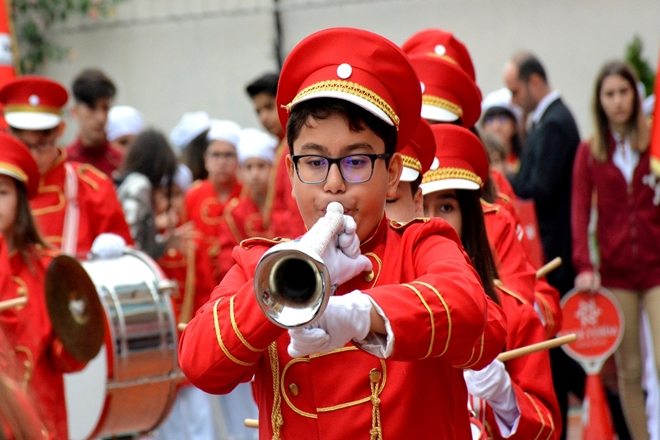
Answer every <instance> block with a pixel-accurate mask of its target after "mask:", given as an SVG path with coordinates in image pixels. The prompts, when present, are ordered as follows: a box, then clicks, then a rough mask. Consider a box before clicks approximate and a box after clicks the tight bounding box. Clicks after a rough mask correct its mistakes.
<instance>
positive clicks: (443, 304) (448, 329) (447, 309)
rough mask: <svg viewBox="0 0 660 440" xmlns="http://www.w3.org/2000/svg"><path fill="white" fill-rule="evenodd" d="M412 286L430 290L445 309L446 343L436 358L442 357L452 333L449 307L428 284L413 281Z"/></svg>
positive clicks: (447, 347) (436, 290)
mask: <svg viewBox="0 0 660 440" xmlns="http://www.w3.org/2000/svg"><path fill="white" fill-rule="evenodd" d="M412 283H413V284H420V285H422V286H425V287H426V288H428V289H430V290H431V291H433V293H435V295H436V296H437V297H438V299H439V300H440V302H441V303H442V306H443V307H444V308H445V313H446V314H447V342H445V347H444V348H443V349H442V352H441V353H440V354H438V356H442V355H443V354H445V353H446V352H447V350H448V349H449V341H451V332H452V321H451V312H450V311H449V306H448V305H447V302H446V301H445V299H444V298H443V297H442V295H441V294H440V292H438V289H436V288H435V287H433V286H432V285H430V284H429V283H425V282H423V281H413V282H412Z"/></svg>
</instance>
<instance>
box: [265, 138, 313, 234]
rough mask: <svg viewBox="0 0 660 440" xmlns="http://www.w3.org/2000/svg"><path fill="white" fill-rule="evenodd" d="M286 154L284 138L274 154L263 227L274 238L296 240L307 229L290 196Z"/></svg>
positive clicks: (287, 150) (287, 148)
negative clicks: (270, 232)
mask: <svg viewBox="0 0 660 440" xmlns="http://www.w3.org/2000/svg"><path fill="white" fill-rule="evenodd" d="M288 154H289V147H288V146H287V144H286V137H284V139H282V142H280V146H279V147H278V150H277V151H276V152H275V163H274V164H273V169H272V175H271V176H272V177H271V178H272V184H271V185H270V186H269V194H268V198H267V201H266V214H267V215H266V219H265V220H266V222H265V226H266V228H267V229H269V230H270V231H272V233H273V234H274V236H275V237H285V238H296V237H299V236H301V235H302V234H304V233H305V231H307V229H306V228H305V223H304V222H303V219H302V217H301V216H300V212H299V211H298V205H297V204H296V201H295V199H294V198H293V196H292V195H291V180H290V179H289V172H288V171H287V167H286V157H287V155H288Z"/></svg>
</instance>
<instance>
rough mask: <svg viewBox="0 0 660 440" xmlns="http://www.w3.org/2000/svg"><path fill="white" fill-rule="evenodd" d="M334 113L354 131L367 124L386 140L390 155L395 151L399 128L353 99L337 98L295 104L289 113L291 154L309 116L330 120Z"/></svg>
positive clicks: (386, 150)
mask: <svg viewBox="0 0 660 440" xmlns="http://www.w3.org/2000/svg"><path fill="white" fill-rule="evenodd" d="M335 114H337V115H341V116H343V117H345V118H346V120H347V121H348V127H349V128H350V130H351V131H362V130H364V129H365V127H368V128H369V129H370V130H371V131H373V132H374V133H375V134H376V136H378V137H379V138H381V139H382V140H383V142H384V144H385V153H386V154H390V155H391V154H394V152H395V151H396V141H397V131H396V127H394V126H392V125H389V124H388V123H387V122H385V121H383V120H382V119H380V118H379V117H378V116H376V115H374V114H372V113H370V112H368V111H367V110H365V109H363V108H362V107H359V106H357V105H355V104H353V103H351V102H348V101H344V100H342V99H335V98H315V99H310V100H308V101H303V102H300V103H298V104H296V106H295V107H294V108H293V110H292V111H291V114H290V115H289V121H288V122H287V126H286V138H287V143H288V144H289V153H291V154H293V142H294V141H295V140H296V139H297V138H298V136H299V135H300V130H301V129H302V127H303V125H305V124H306V123H307V121H308V119H309V118H314V119H327V118H328V117H330V116H332V115H335ZM387 163H389V162H387Z"/></svg>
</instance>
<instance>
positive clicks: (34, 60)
mask: <svg viewBox="0 0 660 440" xmlns="http://www.w3.org/2000/svg"><path fill="white" fill-rule="evenodd" d="M122 1H124V0H12V1H11V2H10V4H11V17H12V22H13V26H14V37H15V39H16V45H17V48H18V55H19V60H18V65H17V67H18V68H19V69H20V72H21V73H34V72H36V71H37V70H38V69H39V68H40V67H41V66H42V65H43V64H44V63H45V62H47V61H48V60H57V61H59V60H62V59H64V58H65V57H66V56H67V55H68V54H69V51H70V49H69V48H65V47H62V46H61V45H59V44H57V43H56V42H55V41H53V40H52V39H51V38H50V37H49V33H50V31H51V30H52V28H53V26H56V25H58V24H62V23H65V22H66V21H67V20H69V19H70V18H72V17H82V19H83V20H89V21H94V20H98V19H99V17H106V16H107V15H108V13H109V12H110V11H111V10H112V8H113V7H114V6H115V5H116V4H118V3H120V2H122Z"/></svg>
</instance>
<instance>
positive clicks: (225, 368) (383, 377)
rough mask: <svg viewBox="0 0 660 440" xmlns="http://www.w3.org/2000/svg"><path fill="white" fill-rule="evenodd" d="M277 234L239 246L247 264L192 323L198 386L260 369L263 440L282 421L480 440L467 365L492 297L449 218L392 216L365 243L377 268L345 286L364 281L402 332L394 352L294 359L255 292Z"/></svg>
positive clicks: (186, 347)
mask: <svg viewBox="0 0 660 440" xmlns="http://www.w3.org/2000/svg"><path fill="white" fill-rule="evenodd" d="M272 243H273V242H272V241H266V240H248V241H245V242H243V243H242V245H241V247H237V248H236V249H235V251H234V259H235V260H236V265H235V266H234V267H233V268H232V270H231V271H230V272H229V273H228V274H227V276H226V277H225V279H224V280H223V282H222V283H221V284H220V286H218V287H217V288H216V289H215V290H214V292H213V294H212V297H211V299H210V300H209V302H208V303H207V304H206V305H204V306H203V307H202V308H201V309H200V310H199V311H198V312H197V315H196V316H195V318H194V319H193V320H192V321H191V322H190V324H189V325H188V327H187V328H186V329H185V330H184V332H183V335H182V339H181V344H180V346H179V361H180V364H181V367H182V369H183V371H184V373H185V374H186V376H187V377H188V378H189V379H190V381H191V382H192V383H193V384H194V385H196V386H198V387H200V388H201V389H203V390H205V391H207V392H211V393H228V392H230V391H231V390H232V389H233V388H234V387H235V386H236V385H237V384H238V383H240V382H246V381H248V380H250V379H251V378H252V377H253V375H254V376H255V397H256V400H257V405H258V407H259V426H260V437H261V438H262V439H266V438H268V439H270V438H271V437H272V435H273V431H274V428H273V427H274V426H275V427H276V428H275V430H279V431H280V434H281V436H282V437H281V438H284V439H302V438H304V439H319V438H323V439H357V438H369V435H370V431H371V430H372V428H373V427H376V428H378V427H379V426H380V428H381V429H382V437H383V438H386V439H388V438H389V439H407V438H410V439H438V438H442V439H470V438H471V437H470V432H469V423H468V413H467V410H466V404H467V390H466V387H465V382H464V380H463V373H462V371H461V369H460V368H456V367H455V366H457V365H462V364H465V363H466V362H467V361H468V359H470V358H474V347H475V346H477V345H479V344H478V343H479V342H481V343H482V345H483V341H484V339H483V336H484V331H485V329H484V327H485V325H486V322H487V321H486V316H487V314H488V312H487V308H488V304H489V303H488V302H487V299H486V296H485V294H484V292H483V288H482V287H481V285H480V282H479V278H478V276H477V274H476V272H475V271H474V269H473V268H472V266H471V265H470V263H469V261H468V259H467V257H466V256H465V254H464V253H463V252H462V250H461V248H460V244H459V243H460V241H459V239H458V237H457V236H456V233H455V232H454V230H453V229H452V228H451V227H450V226H449V225H448V224H447V223H446V222H444V221H441V220H437V219H431V220H427V221H426V222H420V221H414V222H411V223H410V224H408V225H407V226H403V227H397V226H394V225H392V226H390V225H389V224H388V221H387V220H386V219H383V221H382V222H381V224H380V226H379V227H378V229H377V230H376V231H375V232H374V234H373V235H372V236H371V237H370V238H369V239H367V240H365V241H364V243H363V244H362V253H363V254H364V255H366V256H368V257H369V258H370V259H371V261H372V263H373V267H374V271H373V273H368V274H362V275H359V276H357V277H355V278H353V279H352V280H350V281H348V282H347V283H345V284H343V285H341V286H339V287H338V290H337V292H336V294H339V295H341V294H344V293H346V292H350V291H352V290H354V289H360V290H361V291H363V292H364V293H365V294H367V295H370V296H371V298H372V299H373V300H374V301H375V302H376V303H377V304H378V305H379V306H380V308H381V309H382V310H383V312H384V314H385V316H386V317H387V318H388V320H389V323H390V325H391V330H392V333H393V335H394V345H393V353H392V356H391V357H390V358H388V359H380V358H378V357H376V356H374V355H371V354H369V353H367V352H366V351H363V350H360V349H358V347H357V346H355V345H354V344H352V343H349V344H347V345H346V346H345V347H343V348H340V349H337V350H334V351H331V352H328V353H319V354H316V355H312V356H305V357H301V358H296V359H292V358H291V357H290V356H289V355H288V353H287V346H288V343H289V336H288V333H287V331H286V330H285V329H283V328H280V327H278V326H276V325H274V324H272V323H271V322H270V321H268V320H267V319H266V318H265V317H264V315H263V313H262V312H261V310H260V308H259V305H258V304H257V302H256V300H255V294H254V289H253V274H254V271H255V267H256V265H257V262H258V261H259V259H260V257H261V255H262V254H263V253H264V252H265V251H266V249H267V248H268V247H269V246H271V245H272ZM492 325H493V326H497V327H499V329H498V331H492V330H491V332H492V333H493V334H494V333H498V334H499V335H500V337H499V338H498V339H499V340H498V341H496V340H490V341H489V343H490V344H492V345H493V346H495V347H496V350H497V349H501V348H502V346H503V337H504V327H503V326H504V323H503V322H501V321H500V322H497V323H492ZM496 350H495V351H496ZM485 351H489V352H492V351H493V350H492V349H491V348H489V349H488V350H485ZM491 359H492V357H491V358H490V359H482V360H483V361H484V362H489V361H490V360H491ZM278 421H281V422H282V424H281V425H280V424H279V423H277V422H278ZM376 430H377V429H376ZM378 438H380V437H378Z"/></svg>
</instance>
